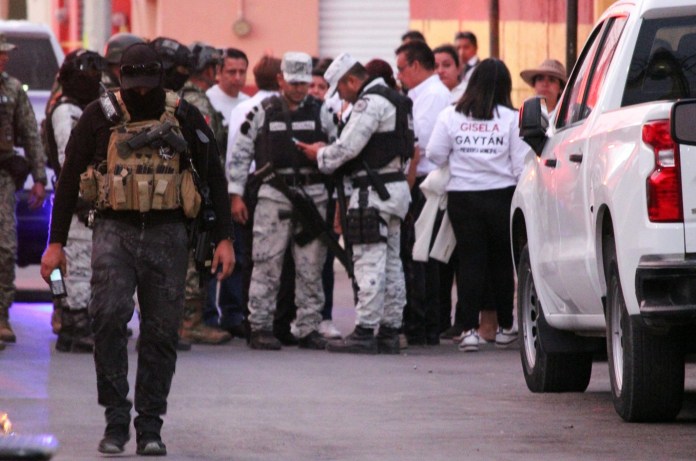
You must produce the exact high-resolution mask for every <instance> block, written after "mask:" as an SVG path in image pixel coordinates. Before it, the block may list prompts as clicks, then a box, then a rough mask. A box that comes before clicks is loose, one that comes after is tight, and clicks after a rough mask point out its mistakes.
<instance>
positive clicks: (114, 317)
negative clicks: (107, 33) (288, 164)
mask: <svg viewBox="0 0 696 461" xmlns="http://www.w3.org/2000/svg"><path fill="white" fill-rule="evenodd" d="M120 70H121V90H120V91H118V92H116V93H110V92H107V93H104V94H103V95H102V97H100V99H99V101H98V102H93V103H91V104H90V105H88V106H87V107H86V108H85V111H84V112H83V114H82V117H81V118H80V121H79V122H78V124H77V126H76V127H75V129H74V131H73V134H72V136H71V137H70V140H69V141H68V145H67V148H66V161H65V164H64V165H63V171H62V172H61V177H60V181H59V184H58V189H57V191H56V197H55V203H54V207H53V215H52V219H51V233H50V238H49V245H48V247H47V249H46V251H45V253H44V256H43V258H42V260H41V275H42V277H43V278H44V279H45V280H47V281H48V280H49V274H50V273H51V272H52V271H53V270H54V269H56V268H61V269H63V270H64V269H65V255H64V253H63V246H64V245H65V242H66V239H67V235H68V229H69V226H70V218H71V216H72V213H73V210H74V207H75V202H76V200H77V195H78V189H80V190H81V192H82V196H83V198H85V199H92V200H94V202H95V204H96V207H97V209H98V214H97V216H96V219H95V220H94V247H93V255H92V272H93V276H92V298H91V299H90V304H89V315H90V317H91V319H92V329H93V332H94V335H95V346H94V361H95V366H96V372H97V394H98V399H99V403H100V405H102V406H104V407H105V408H106V411H105V416H106V430H105V432H104V438H103V439H102V440H101V442H100V443H99V448H98V449H99V451H100V452H101V453H106V454H115V453H121V452H123V450H124V446H125V444H126V442H127V441H128V440H129V439H130V420H131V415H130V410H131V407H132V406H133V405H132V403H131V401H130V400H129V399H128V376H127V375H128V354H127V349H126V345H127V342H128V336H127V332H126V325H127V323H128V321H129V320H130V318H131V317H132V315H133V302H132V297H133V293H134V292H135V290H136V289H137V294H138V301H139V304H140V314H141V321H140V348H139V355H138V369H137V374H136V382H135V409H136V411H137V412H138V416H137V417H136V418H135V423H134V425H135V430H136V437H137V450H136V451H137V453H138V454H140V455H164V454H166V451H167V450H166V447H165V445H164V443H163V442H162V439H161V437H160V430H161V427H162V419H161V416H162V415H163V414H164V413H165V412H166V410H167V396H168V394H169V389H170V387H171V382H172V377H173V375H174V368H175V364H176V343H177V330H178V327H179V322H180V320H181V317H182V312H183V303H184V282H185V277H186V265H187V257H188V243H189V238H188V235H187V227H186V223H187V220H190V219H194V218H197V217H198V218H197V219H200V217H199V216H201V215H199V209H201V208H202V213H203V214H202V216H203V217H204V218H205V219H204V223H203V224H204V226H203V227H204V228H206V225H207V228H206V229H205V230H207V231H208V233H207V235H209V236H211V242H212V245H213V246H214V254H213V255H212V261H211V259H209V258H202V259H203V261H202V265H207V267H209V268H210V269H209V270H210V271H211V273H214V272H216V270H217V269H218V266H222V267H221V270H220V272H219V273H218V275H217V276H218V277H219V278H220V279H222V278H224V277H226V276H228V275H229V274H230V273H231V271H232V268H233V266H234V252H233V250H232V244H231V242H230V241H229V238H230V234H229V230H230V214H229V207H228V200H227V191H226V187H225V186H226V183H225V178H224V175H223V172H222V168H221V167H220V162H219V160H218V158H217V152H216V146H215V144H214V142H211V140H212V139H213V138H212V133H211V132H210V130H209V129H208V126H207V125H206V123H205V120H203V117H201V115H200V112H199V111H198V110H197V109H196V108H194V107H192V106H191V105H189V104H188V103H186V102H185V101H182V100H180V99H179V98H178V97H177V96H176V94H174V93H171V92H166V91H165V90H164V89H163V88H162V86H161V81H162V64H161V62H160V60H159V58H158V56H157V54H156V53H155V52H154V51H153V50H152V49H151V48H150V47H149V46H148V45H146V44H135V45H132V46H130V47H129V48H127V49H126V50H125V51H124V53H123V57H122V59H121V68H120ZM197 180H199V181H197ZM195 182H199V184H198V187H195V186H194V183H195ZM211 217H213V218H216V219H210V218H211ZM202 235H206V233H205V232H204V233H203V234H202ZM203 240H205V239H203ZM203 246H205V245H203Z"/></svg>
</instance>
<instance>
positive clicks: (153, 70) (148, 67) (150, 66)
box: [121, 62, 162, 77]
mask: <svg viewBox="0 0 696 461" xmlns="http://www.w3.org/2000/svg"><path fill="white" fill-rule="evenodd" d="M161 72H162V65H161V64H160V63H159V62H149V63H147V64H124V65H122V66H121V75H124V76H126V77H144V76H156V75H160V73H161Z"/></svg>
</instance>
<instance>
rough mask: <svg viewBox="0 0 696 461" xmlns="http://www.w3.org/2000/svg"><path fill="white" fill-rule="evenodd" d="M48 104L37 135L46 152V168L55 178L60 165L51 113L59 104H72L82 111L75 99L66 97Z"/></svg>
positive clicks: (57, 175) (58, 173) (58, 172)
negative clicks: (48, 106)
mask: <svg viewBox="0 0 696 461" xmlns="http://www.w3.org/2000/svg"><path fill="white" fill-rule="evenodd" d="M48 104H50V105H51V107H50V108H49V109H48V110H47V111H46V118H45V119H43V120H42V121H41V126H40V129H39V132H40V133H39V134H40V136H41V142H42V143H43V147H44V151H45V152H46V160H47V163H48V166H49V167H50V168H51V169H53V172H54V173H55V174H56V178H58V177H59V176H60V170H61V165H60V161H59V160H58V144H57V143H56V136H55V132H54V131H53V113H54V112H55V111H56V109H57V108H58V106H60V105H61V104H72V105H74V106H77V107H79V108H80V109H84V107H83V106H81V105H80V103H78V102H77V101H76V100H75V99H72V98H70V97H68V96H60V97H58V98H57V99H56V100H54V101H51V100H49V102H48Z"/></svg>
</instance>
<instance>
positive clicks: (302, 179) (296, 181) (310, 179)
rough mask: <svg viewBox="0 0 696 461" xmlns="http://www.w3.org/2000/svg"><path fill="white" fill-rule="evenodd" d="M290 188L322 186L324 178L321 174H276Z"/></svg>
mask: <svg viewBox="0 0 696 461" xmlns="http://www.w3.org/2000/svg"><path fill="white" fill-rule="evenodd" d="M277 174H278V176H279V177H280V178H281V179H282V180H283V181H285V184H287V185H288V186H290V187H294V186H311V185H313V184H324V183H325V182H326V177H325V176H324V175H323V174H321V173H277Z"/></svg>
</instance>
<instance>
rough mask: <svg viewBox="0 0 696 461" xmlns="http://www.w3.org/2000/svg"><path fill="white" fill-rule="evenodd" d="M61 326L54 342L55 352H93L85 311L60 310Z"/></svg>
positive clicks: (87, 316)
mask: <svg viewBox="0 0 696 461" xmlns="http://www.w3.org/2000/svg"><path fill="white" fill-rule="evenodd" d="M61 324H62V325H61V329H60V332H59V333H58V340H57V341H56V350H57V351H59V352H85V353H90V352H92V351H93V350H94V335H93V334H92V330H91V328H90V319H89V314H88V313H87V309H68V308H64V309H62V312H61Z"/></svg>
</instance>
